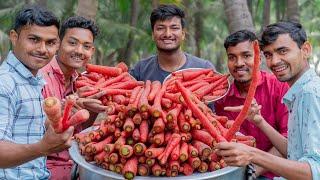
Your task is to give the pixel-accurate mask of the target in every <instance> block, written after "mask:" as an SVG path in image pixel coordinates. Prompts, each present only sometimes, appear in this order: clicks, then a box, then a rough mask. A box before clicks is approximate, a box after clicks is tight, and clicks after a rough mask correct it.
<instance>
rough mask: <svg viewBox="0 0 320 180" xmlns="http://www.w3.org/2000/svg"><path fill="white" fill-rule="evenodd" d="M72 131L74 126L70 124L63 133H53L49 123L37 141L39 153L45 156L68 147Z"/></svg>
mask: <svg viewBox="0 0 320 180" xmlns="http://www.w3.org/2000/svg"><path fill="white" fill-rule="evenodd" d="M73 131H74V127H73V126H70V127H69V128H68V129H67V130H66V131H64V132H63V133H55V130H54V129H53V127H52V126H51V125H49V126H48V128H47V131H46V133H45V134H44V137H43V138H42V139H41V141H40V142H39V144H40V146H41V148H42V149H41V153H42V154H43V155H44V156H47V155H49V154H52V153H57V152H61V151H63V150H65V149H67V148H69V147H70V146H71V140H72V135H73Z"/></svg>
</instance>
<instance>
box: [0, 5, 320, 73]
mask: <svg viewBox="0 0 320 180" xmlns="http://www.w3.org/2000/svg"><path fill="white" fill-rule="evenodd" d="M97 1H98V11H97V16H96V22H97V24H98V25H99V27H100V31H101V33H100V35H99V36H98V38H97V39H96V41H95V44H96V49H97V53H96V55H95V58H101V59H102V60H103V62H102V63H103V64H106V65H113V64H115V63H116V62H117V61H118V60H119V59H118V57H119V55H120V53H121V52H123V51H124V49H125V48H126V44H127V41H128V37H129V33H130V32H133V34H134V42H135V43H134V47H133V54H132V57H131V58H130V59H129V62H130V65H133V64H134V63H136V62H137V61H138V60H140V59H142V58H145V57H147V56H150V55H152V54H154V53H155V52H156V48H155V45H154V43H153V41H152V37H151V34H152V31H151V28H150V22H149V16H150V13H151V11H152V8H153V7H152V1H151V0H140V1H139V14H138V22H137V26H136V27H131V26H130V18H131V0H97ZM24 2H27V1H26V0H24V1H22V0H11V1H7V0H0V55H2V56H3V55H4V54H5V53H6V52H8V50H9V41H8V36H7V33H8V31H9V29H10V27H11V26H12V22H13V18H14V14H15V12H16V11H17V10H18V9H20V8H21V7H22V6H23V5H24ZM28 2H31V3H32V2H35V0H29V1H28ZM250 2H251V3H252V18H253V21H254V26H255V28H256V30H257V32H260V30H261V25H262V23H263V18H262V14H263V13H262V12H263V5H264V1H263V0H250ZM285 2H286V1H285V0H280V1H271V6H270V7H271V11H270V16H271V17H270V23H274V22H276V20H277V17H276V14H277V13H278V15H279V19H284V18H285V11H286V3H285ZM158 3H159V4H167V3H170V4H172V3H173V4H176V5H177V6H179V7H181V8H183V9H184V10H185V12H186V14H187V23H188V25H187V29H186V30H187V39H186V42H185V43H184V44H183V49H184V50H185V51H186V52H188V53H191V54H195V53H196V46H195V25H194V23H195V15H196V14H197V15H200V17H201V18H202V21H203V27H202V28H201V38H200V40H199V44H200V51H201V57H202V58H204V59H208V60H210V61H212V62H213V63H214V64H215V65H216V66H219V70H220V71H221V72H223V73H224V72H226V71H227V69H226V63H225V62H226V61H225V59H226V55H225V49H224V47H223V42H224V38H225V37H226V36H227V35H228V34H229V32H228V28H227V25H226V24H227V23H226V17H225V14H224V6H223V3H222V0H201V1H192V0H159V1H158ZM196 3H201V6H200V8H197V5H196ZM47 6H48V8H49V9H51V10H53V11H54V13H55V14H56V15H57V16H58V17H59V18H61V19H62V20H64V19H66V18H67V17H69V16H72V15H75V14H76V10H77V6H78V0H68V1H64V0H47ZM299 11H300V20H301V23H302V24H303V25H304V27H305V29H306V30H307V33H308V36H309V40H310V42H311V43H312V44H313V48H314V53H313V57H315V58H312V59H311V60H310V62H311V63H316V62H318V61H320V60H318V59H320V53H319V47H320V46H319V45H320V32H319V25H320V0H299Z"/></svg>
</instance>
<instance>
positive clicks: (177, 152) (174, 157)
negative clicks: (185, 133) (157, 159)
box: [171, 143, 180, 161]
mask: <svg viewBox="0 0 320 180" xmlns="http://www.w3.org/2000/svg"><path fill="white" fill-rule="evenodd" d="M179 157H180V143H179V144H177V145H176V147H175V148H174V149H173V150H172V152H171V160H173V161H176V160H178V159H179Z"/></svg>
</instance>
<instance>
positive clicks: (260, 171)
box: [254, 147, 283, 177]
mask: <svg viewBox="0 0 320 180" xmlns="http://www.w3.org/2000/svg"><path fill="white" fill-rule="evenodd" d="M268 153H270V154H273V155H275V156H279V157H283V156H282V154H281V153H280V152H279V151H278V150H277V149H276V148H275V147H272V148H271V149H270V150H269V151H268ZM254 166H255V169H256V172H255V175H256V177H258V176H260V175H262V174H264V173H266V172H268V170H267V169H265V168H263V167H261V166H258V165H256V164H255V165H254Z"/></svg>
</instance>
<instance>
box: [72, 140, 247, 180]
mask: <svg viewBox="0 0 320 180" xmlns="http://www.w3.org/2000/svg"><path fill="white" fill-rule="evenodd" d="M69 154H70V156H71V158H72V159H73V160H74V161H75V163H77V164H78V170H79V177H80V180H104V179H124V178H123V176H122V175H119V174H116V173H114V172H111V171H107V170H105V169H102V168H100V167H98V166H96V165H95V164H94V163H89V162H87V161H86V160H85V159H84V158H83V157H82V156H81V154H80V152H79V148H78V144H77V143H76V142H75V141H73V142H72V146H71V148H70V149H69ZM245 171H246V169H245V168H244V167H225V168H223V169H220V170H217V171H213V172H207V173H193V174H192V175H191V176H183V175H180V176H177V177H170V179H173V180H187V179H192V180H195V179H197V180H200V179H219V180H244V179H245ZM134 179H137V180H139V179H142V180H147V179H154V180H165V179H168V177H154V176H147V177H143V176H136V177H135V178H134Z"/></svg>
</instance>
